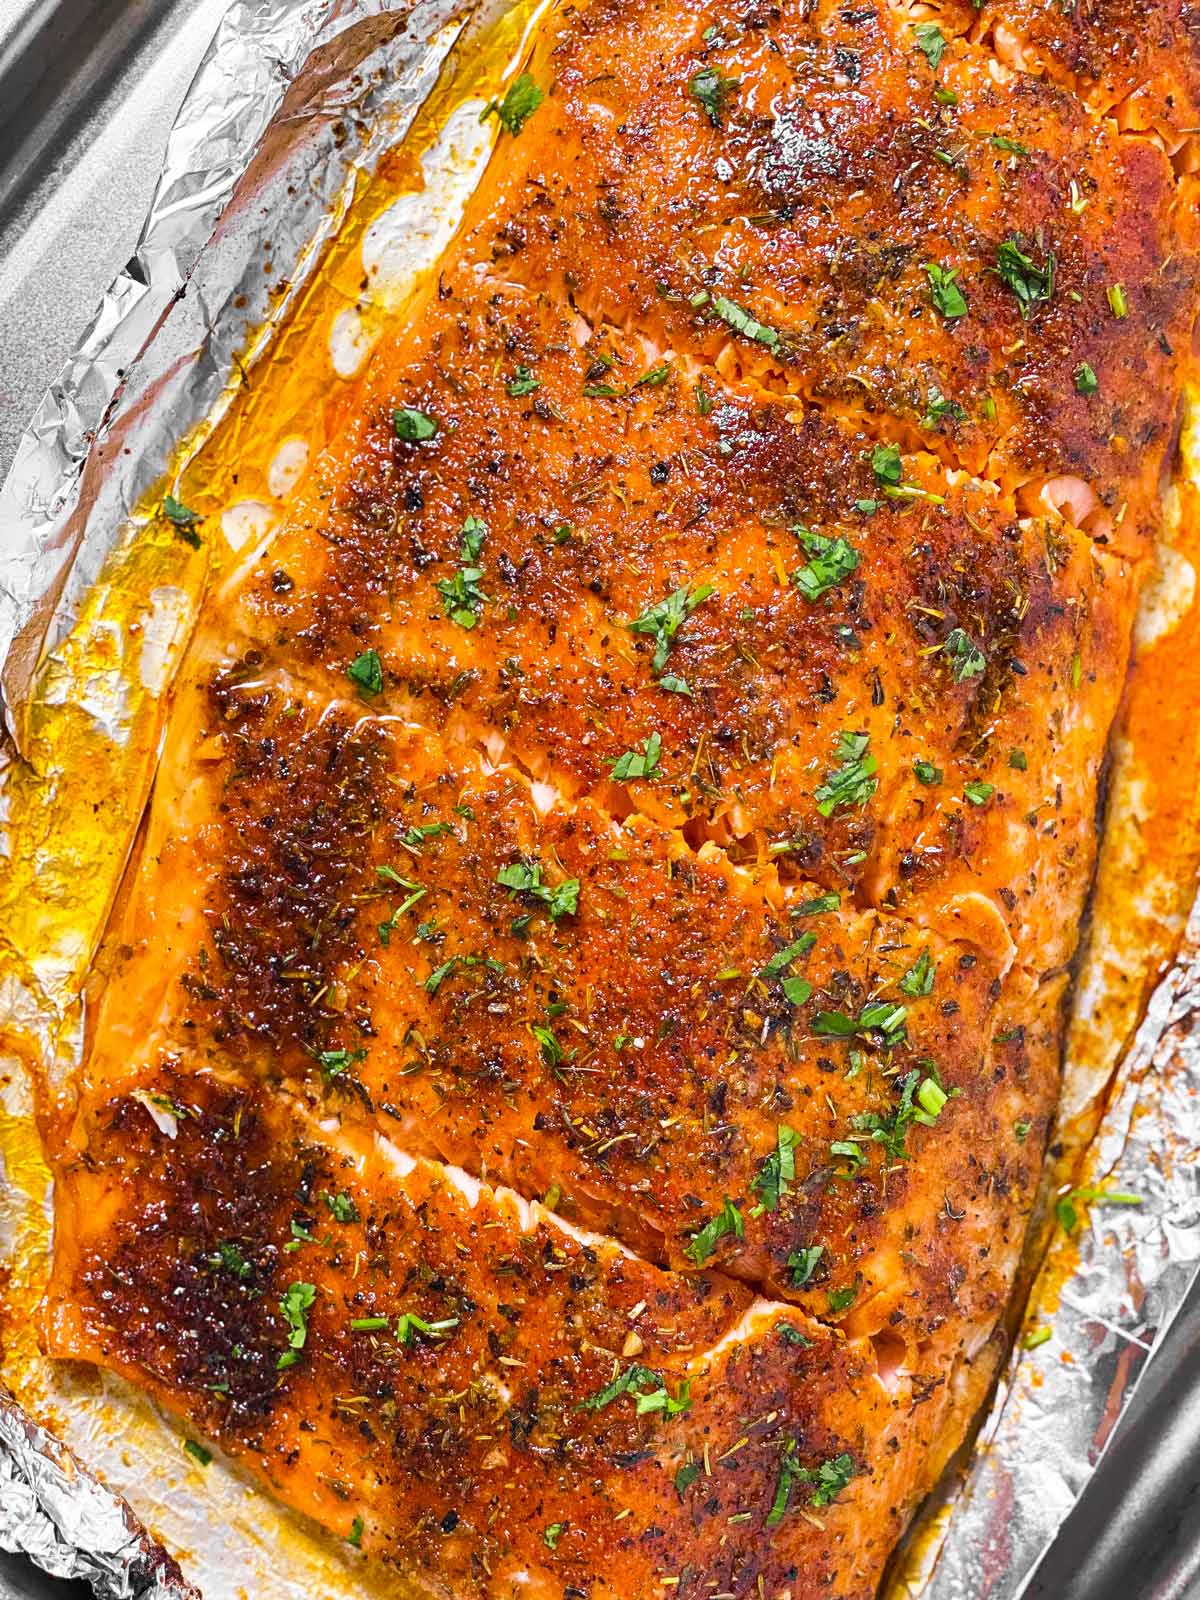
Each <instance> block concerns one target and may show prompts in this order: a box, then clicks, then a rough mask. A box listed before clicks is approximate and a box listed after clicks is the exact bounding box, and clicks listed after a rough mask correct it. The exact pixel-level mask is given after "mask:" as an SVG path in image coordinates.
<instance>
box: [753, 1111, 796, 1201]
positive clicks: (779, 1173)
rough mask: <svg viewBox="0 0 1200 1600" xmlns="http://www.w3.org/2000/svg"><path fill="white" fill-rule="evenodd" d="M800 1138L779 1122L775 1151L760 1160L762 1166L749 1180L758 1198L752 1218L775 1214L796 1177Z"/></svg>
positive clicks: (791, 1129) (792, 1129) (794, 1131)
mask: <svg viewBox="0 0 1200 1600" xmlns="http://www.w3.org/2000/svg"><path fill="white" fill-rule="evenodd" d="M799 1143H800V1135H799V1134H798V1133H797V1132H796V1130H795V1129H794V1128H789V1127H788V1126H787V1125H786V1123H782V1122H781V1123H780V1124H779V1127H778V1129H777V1130H776V1134H775V1148H774V1150H772V1151H771V1153H770V1155H768V1156H765V1157H764V1158H763V1162H762V1165H761V1166H760V1167H759V1169H758V1171H757V1172H756V1173H755V1175H754V1177H753V1178H752V1179H751V1180H750V1187H751V1188H752V1189H753V1190H754V1192H755V1194H756V1195H757V1196H758V1204H757V1205H756V1206H754V1207H753V1208H752V1209H751V1212H750V1215H751V1216H752V1217H761V1216H762V1214H763V1212H764V1211H778V1209H779V1204H780V1201H782V1200H783V1199H784V1198H785V1197H786V1195H787V1193H788V1190H789V1189H790V1188H791V1186H792V1184H793V1183H794V1182H795V1178H796V1146H797V1145H798V1144H799Z"/></svg>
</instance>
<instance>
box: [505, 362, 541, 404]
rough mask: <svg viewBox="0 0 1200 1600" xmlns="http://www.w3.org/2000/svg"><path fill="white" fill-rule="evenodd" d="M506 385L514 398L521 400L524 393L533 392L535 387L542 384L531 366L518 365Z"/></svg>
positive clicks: (539, 386) (537, 387)
mask: <svg viewBox="0 0 1200 1600" xmlns="http://www.w3.org/2000/svg"><path fill="white" fill-rule="evenodd" d="M504 387H505V390H506V392H507V393H508V394H509V395H511V396H512V398H513V399H514V400H519V399H521V397H522V396H523V395H527V394H532V393H533V391H534V390H535V389H540V388H541V387H542V385H541V383H540V381H539V380H538V379H537V378H535V377H534V375H533V372H532V370H531V369H530V368H529V367H518V368H517V370H516V371H515V372H514V373H513V375H512V377H511V378H510V379H509V380H508V382H507V383H506V384H505V385H504Z"/></svg>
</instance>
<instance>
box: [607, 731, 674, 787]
mask: <svg viewBox="0 0 1200 1600" xmlns="http://www.w3.org/2000/svg"><path fill="white" fill-rule="evenodd" d="M661 754H662V740H661V739H660V738H659V736H658V734H657V733H652V734H651V735H650V736H649V738H648V739H647V740H646V742H645V743H644V744H643V745H642V748H641V749H640V750H626V752H625V754H624V755H623V756H617V757H616V759H615V760H614V761H613V762H612V775H613V781H614V782H616V783H632V782H633V781H634V780H635V779H637V778H652V777H653V776H654V774H655V773H656V772H657V771H658V758H659V756H660V755H661Z"/></svg>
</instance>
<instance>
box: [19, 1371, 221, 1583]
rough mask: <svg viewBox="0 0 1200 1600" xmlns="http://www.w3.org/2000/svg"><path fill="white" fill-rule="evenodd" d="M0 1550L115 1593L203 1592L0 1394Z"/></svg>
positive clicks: (119, 1505) (116, 1501) (64, 1452)
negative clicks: (26, 1558)
mask: <svg viewBox="0 0 1200 1600" xmlns="http://www.w3.org/2000/svg"><path fill="white" fill-rule="evenodd" d="M0 1550H6V1551H8V1552H9V1554H10V1555H24V1556H28V1557H29V1559H30V1560H31V1561H33V1562H34V1563H35V1564H36V1565H37V1566H38V1567H40V1568H41V1570H42V1571H43V1572H45V1573H48V1574H49V1575H50V1576H51V1577H52V1578H76V1579H80V1580H82V1581H84V1582H87V1583H89V1584H91V1586H92V1589H93V1590H94V1592H95V1593H96V1594H97V1595H104V1596H110V1597H111V1600H200V1591H199V1590H198V1589H195V1588H193V1587H192V1585H191V1584H190V1583H187V1582H185V1580H184V1578H183V1577H182V1575H181V1573H180V1571H179V1568H178V1566H176V1564H175V1562H174V1561H173V1560H172V1559H171V1557H170V1556H168V1555H167V1554H166V1552H165V1551H164V1550H163V1549H162V1548H161V1547H160V1546H159V1545H157V1544H156V1543H155V1542H154V1540H153V1539H151V1537H150V1536H149V1534H147V1532H146V1530H145V1528H143V1527H142V1525H141V1523H140V1522H139V1521H138V1520H137V1518H136V1517H135V1516H134V1514H133V1512H132V1511H131V1510H130V1509H129V1507H128V1506H127V1505H126V1504H125V1503H124V1501H123V1500H119V1499H118V1498H117V1497H116V1496H115V1495H113V1494H111V1493H110V1492H109V1491H108V1490H107V1489H105V1488H104V1486H103V1485H102V1484H100V1483H98V1482H97V1481H96V1479H95V1478H93V1477H92V1476H91V1474H90V1473H88V1472H86V1471H85V1470H84V1469H83V1468H82V1467H80V1465H79V1463H78V1462H77V1461H76V1460H75V1458H74V1457H73V1456H72V1455H71V1453H70V1452H69V1451H67V1450H64V1449H63V1448H62V1446H61V1445H60V1444H58V1442H57V1441H56V1440H55V1439H53V1438H52V1437H51V1436H50V1435H49V1434H48V1433H47V1432H46V1431H45V1429H44V1428H39V1427H38V1426H37V1424H36V1423H34V1422H32V1421H30V1419H29V1418H28V1417H27V1416H26V1415H25V1414H24V1412H22V1411H21V1409H20V1407H19V1406H17V1405H16V1404H15V1403H14V1402H13V1401H12V1400H11V1399H9V1398H8V1397H7V1396H4V1395H2V1394H0Z"/></svg>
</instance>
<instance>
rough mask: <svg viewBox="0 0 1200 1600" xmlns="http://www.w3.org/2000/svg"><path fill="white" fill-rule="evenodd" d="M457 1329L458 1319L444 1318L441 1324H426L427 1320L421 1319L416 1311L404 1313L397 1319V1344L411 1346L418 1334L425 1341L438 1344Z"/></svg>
mask: <svg viewBox="0 0 1200 1600" xmlns="http://www.w3.org/2000/svg"><path fill="white" fill-rule="evenodd" d="M457 1327H458V1318H457V1317H443V1318H442V1319H441V1321H440V1322H426V1320H425V1318H424V1317H419V1316H418V1315H417V1313H416V1312H415V1311H403V1312H401V1314H400V1316H399V1317H397V1319H396V1343H397V1344H403V1345H410V1344H412V1342H413V1340H414V1339H415V1338H416V1336H417V1334H420V1335H421V1337H422V1338H423V1339H428V1340H430V1341H431V1342H436V1341H437V1340H438V1339H444V1338H445V1337H446V1335H447V1334H449V1333H450V1332H452V1331H453V1329H455V1328H457Z"/></svg>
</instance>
